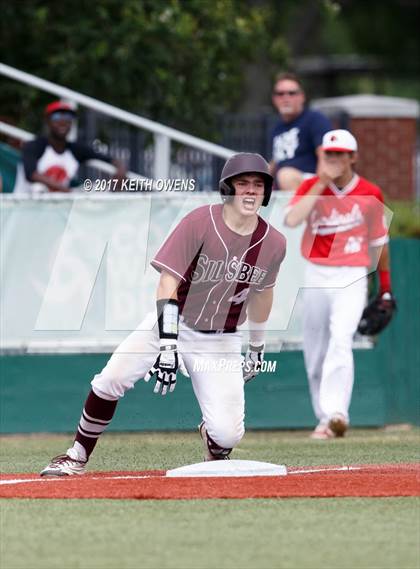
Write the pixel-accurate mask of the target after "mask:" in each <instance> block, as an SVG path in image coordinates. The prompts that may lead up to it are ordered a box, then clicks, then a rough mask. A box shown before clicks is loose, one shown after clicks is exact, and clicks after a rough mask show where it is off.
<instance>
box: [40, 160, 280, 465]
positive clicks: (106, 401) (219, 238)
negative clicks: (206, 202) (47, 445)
mask: <svg viewBox="0 0 420 569" xmlns="http://www.w3.org/2000/svg"><path fill="white" fill-rule="evenodd" d="M272 183H273V178H272V176H271V175H270V173H269V167H268V164H267V162H266V161H265V160H264V159H263V158H262V157H261V156H260V155H258V154H248V153H241V154H236V155H234V156H233V157H232V158H230V159H229V160H228V161H227V162H226V164H225V166H224V168H223V171H222V176H221V179H220V184H219V188H220V192H221V194H222V199H223V204H220V205H210V206H204V207H200V208H197V209H195V210H194V211H192V212H191V213H189V214H188V215H186V216H185V217H184V219H183V220H182V221H181V222H180V223H179V224H178V226H177V227H176V228H175V229H174V231H173V232H172V233H171V235H170V236H169V237H168V238H167V239H166V241H165V243H164V244H163V245H162V247H161V248H160V250H159V251H158V252H157V254H156V256H155V257H154V259H153V260H152V265H153V267H155V268H156V269H157V270H158V271H160V280H159V285H158V288H157V315H156V313H151V314H149V315H148V316H147V317H146V318H145V320H144V321H143V322H142V324H141V325H140V326H139V328H138V329H137V330H136V331H134V332H133V333H132V334H130V336H128V338H126V340H124V341H123V342H122V344H121V345H120V346H119V347H118V348H117V350H116V351H115V352H114V354H113V355H112V357H111V359H110V360H109V361H108V363H107V365H106V366H105V368H104V369H103V370H102V372H101V373H99V374H97V375H95V377H94V379H93V381H92V390H91V391H90V393H89V395H88V398H87V400H86V403H85V405H84V408H83V412H82V416H81V419H80V422H79V425H78V429H77V433H76V437H75V441H74V443H73V446H72V447H71V448H70V449H68V450H67V452H66V454H64V455H60V456H58V457H55V458H54V459H53V460H52V461H51V463H50V464H49V465H48V466H47V467H46V468H45V469H44V470H43V471H42V472H41V475H42V476H65V475H71V474H83V472H84V471H85V466H86V463H87V461H88V459H89V456H90V454H91V452H92V451H93V448H94V447H95V444H96V442H97V440H98V437H99V435H100V434H101V433H102V432H103V431H104V430H105V428H106V426H107V425H108V424H109V423H110V422H111V419H112V416H113V414H114V411H115V408H116V405H117V402H118V399H119V398H120V397H123V395H124V393H125V392H126V391H127V390H128V389H131V388H133V387H134V384H135V383H136V382H137V381H138V380H139V379H141V378H144V379H145V381H149V379H150V378H151V377H154V376H156V383H155V388H154V392H155V393H161V394H162V395H165V394H166V393H169V392H171V391H173V390H174V388H175V384H176V373H177V370H178V369H179V370H180V371H182V372H183V373H184V374H186V373H187V371H188V373H189V375H190V376H191V381H192V386H193V389H194V393H195V396H196V398H197V400H198V403H199V405H200V408H201V412H202V416H203V421H202V423H201V425H200V434H201V437H202V439H203V441H204V444H205V449H206V451H205V460H221V459H225V458H227V457H228V456H229V454H230V452H231V450H232V448H233V447H234V446H236V445H237V444H238V442H239V441H240V440H241V438H242V436H243V434H244V413H245V402H244V383H245V382H247V381H249V380H250V379H252V378H253V377H255V376H256V375H257V374H258V373H259V371H260V367H261V363H262V361H263V353H264V330H265V323H266V321H267V319H268V317H269V314H270V311H271V307H272V303H273V287H274V285H275V283H276V277H277V273H278V271H279V268H280V264H281V262H282V261H283V258H284V255H285V251H286V243H285V238H284V236H283V235H282V234H281V233H279V232H278V231H277V230H275V229H274V228H273V227H271V226H270V225H269V224H268V223H266V222H265V221H264V220H263V219H262V218H261V217H260V216H259V215H258V210H259V208H260V207H261V205H263V206H266V205H267V204H268V202H269V200H270V195H271V189H272ZM247 317H248V321H249V328H250V345H249V349H248V351H247V355H246V357H245V365H244V366H242V356H241V345H242V341H241V332H239V331H238V330H237V326H239V325H240V324H242V323H243V322H244V321H245V319H246V318H247Z"/></svg>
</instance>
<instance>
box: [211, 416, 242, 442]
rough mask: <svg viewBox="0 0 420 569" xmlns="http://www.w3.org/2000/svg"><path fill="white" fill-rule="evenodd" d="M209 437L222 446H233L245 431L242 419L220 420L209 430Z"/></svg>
mask: <svg viewBox="0 0 420 569" xmlns="http://www.w3.org/2000/svg"><path fill="white" fill-rule="evenodd" d="M211 433H212V434H211V437H212V439H213V440H214V442H215V443H217V444H218V445H219V446H220V447H222V448H234V447H235V446H236V445H237V444H238V443H239V442H240V440H241V439H242V437H243V436H244V433H245V426H244V423H243V421H240V422H236V423H235V422H230V421H229V422H228V421H224V422H220V423H218V424H216V425H215V427H214V429H212V430H211Z"/></svg>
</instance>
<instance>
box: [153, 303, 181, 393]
mask: <svg viewBox="0 0 420 569" xmlns="http://www.w3.org/2000/svg"><path fill="white" fill-rule="evenodd" d="M156 307H157V315H158V325H159V338H160V348H159V355H158V356H157V358H156V361H155V363H154V364H153V365H152V367H151V368H150V370H149V371H148V372H147V374H146V375H145V377H144V381H146V382H148V381H150V379H151V378H152V377H153V376H154V375H156V383H155V388H154V389H153V393H161V394H162V395H166V394H167V393H168V390H169V393H172V391H173V390H174V389H175V386H176V372H177V371H178V369H179V371H180V372H181V373H183V374H184V375H186V376H187V377H189V375H188V372H187V370H186V368H185V365H184V362H183V361H182V357H181V354H179V353H178V351H177V350H178V320H179V309H178V308H179V307H178V301H177V300H174V299H164V300H158V301H157V302H156Z"/></svg>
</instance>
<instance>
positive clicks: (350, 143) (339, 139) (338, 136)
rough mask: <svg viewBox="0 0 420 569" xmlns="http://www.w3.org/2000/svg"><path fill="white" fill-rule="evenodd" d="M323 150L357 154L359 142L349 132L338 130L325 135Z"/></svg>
mask: <svg viewBox="0 0 420 569" xmlns="http://www.w3.org/2000/svg"><path fill="white" fill-rule="evenodd" d="M322 149H323V150H325V151H328V150H330V151H333V152H356V151H357V140H356V139H355V138H354V136H353V135H352V134H351V132H349V131H348V130H344V129H342V128H338V129H336V130H330V131H329V132H326V133H325V134H324V137H323V139H322Z"/></svg>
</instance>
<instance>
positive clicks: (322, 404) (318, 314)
mask: <svg viewBox="0 0 420 569" xmlns="http://www.w3.org/2000/svg"><path fill="white" fill-rule="evenodd" d="M366 273H367V270H366V268H365V267H330V266H323V265H316V264H314V263H308V264H307V268H306V275H305V287H308V288H305V290H304V293H303V294H304V317H303V349H304V358H305V366H306V372H307V376H308V382H309V389H310V394H311V400H312V406H313V409H314V412H315V415H316V417H317V418H318V420H319V421H320V423H327V422H328V420H329V418H330V417H331V416H332V415H334V414H335V413H341V414H342V415H344V417H345V418H346V420H347V421H349V407H350V402H351V396H352V391H353V383H354V363H353V351H352V343H353V336H354V334H355V332H356V330H357V325H358V323H359V320H360V318H361V315H362V312H363V308H364V306H365V302H366V295H367V278H366Z"/></svg>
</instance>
